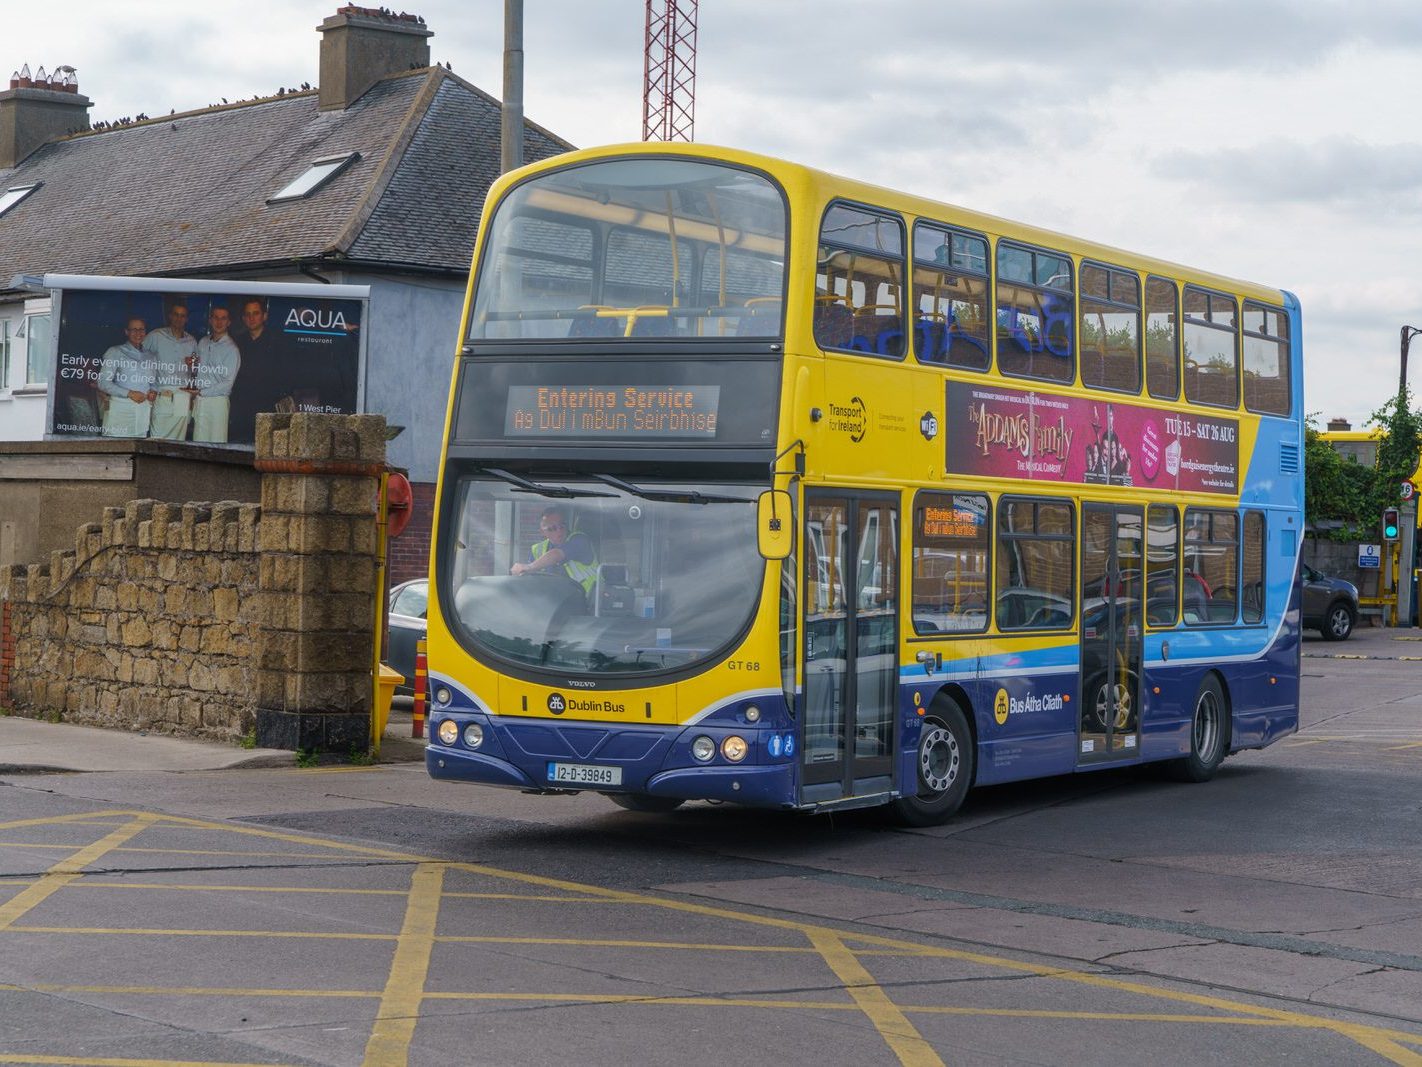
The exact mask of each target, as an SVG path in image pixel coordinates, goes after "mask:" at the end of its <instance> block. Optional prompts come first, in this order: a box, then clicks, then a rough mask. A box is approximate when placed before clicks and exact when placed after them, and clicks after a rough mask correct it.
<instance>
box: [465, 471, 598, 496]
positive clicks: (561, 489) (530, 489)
mask: <svg viewBox="0 0 1422 1067" xmlns="http://www.w3.org/2000/svg"><path fill="white" fill-rule="evenodd" d="M482 469H483V470H484V471H485V472H486V473H488V474H492V475H493V476H494V477H495V478H500V479H502V480H503V481H506V482H508V483H509V484H510V485H512V486H515V487H516V488H518V489H521V490H522V491H523V492H525V493H537V494H538V495H539V496H551V497H557V498H558V499H560V500H571V499H572V498H573V497H579V496H605V497H612V496H615V495H616V494H614V493H599V492H598V491H597V490H596V489H569V488H568V487H567V486H566V485H542V484H540V483H539V482H531V481H529V480H528V479H527V478H520V477H519V476H518V475H517V474H510V473H509V472H508V471H505V470H499V469H498V468H497V467H484V468H482Z"/></svg>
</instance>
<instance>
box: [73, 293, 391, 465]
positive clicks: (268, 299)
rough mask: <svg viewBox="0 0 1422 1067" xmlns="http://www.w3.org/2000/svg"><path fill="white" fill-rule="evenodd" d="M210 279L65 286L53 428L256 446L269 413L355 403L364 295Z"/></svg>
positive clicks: (339, 410) (339, 408)
mask: <svg viewBox="0 0 1422 1067" xmlns="http://www.w3.org/2000/svg"><path fill="white" fill-rule="evenodd" d="M194 288H195V289H196V288H198V287H194ZM201 288H202V289H203V291H200V292H198V291H192V292H184V291H183V289H182V285H181V283H180V282H179V283H175V284H174V286H173V288H172V289H171V290H165V291H155V290H153V289H151V288H145V289H143V290H134V291H125V290H123V289H117V288H108V289H94V290H88V289H66V290H64V292H63V294H62V299H61V303H60V319H59V330H58V337H57V339H56V348H57V356H56V366H55V373H54V377H53V379H52V381H53V383H54V387H53V388H54V405H53V408H52V421H51V425H50V432H51V433H52V434H54V435H56V436H61V437H95V436H103V437H130V438H131V437H149V438H154V439H161V440H168V441H192V442H194V443H198V444H213V445H226V444H233V445H251V444H252V443H253V442H254V440H255V438H256V418H257V414H258V413H259V412H263V411H276V412H298V411H310V412H321V413H325V414H353V413H355V411H356V410H357V404H358V402H359V394H358V386H359V380H360V355H361V336H360V330H361V317H362V312H363V303H362V302H361V301H360V300H349V299H322V298H319V297H309V296H302V295H295V296H285V295H272V294H271V293H270V292H269V291H263V292H260V293H258V292H251V293H244V292H243V291H242V290H241V289H240V288H238V287H237V285H236V284H235V283H234V286H233V290H232V292H230V293H226V292H222V293H217V292H211V291H208V290H210V289H211V286H204V287H201ZM252 288H254V289H255V288H257V287H252ZM262 288H263V289H264V290H270V289H272V288H273V286H270V285H268V286H264V287H262Z"/></svg>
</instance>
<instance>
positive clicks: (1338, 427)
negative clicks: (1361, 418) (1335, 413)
mask: <svg viewBox="0 0 1422 1067" xmlns="http://www.w3.org/2000/svg"><path fill="white" fill-rule="evenodd" d="M1352 428H1353V424H1352V423H1351V422H1349V421H1348V420H1347V419H1329V420H1328V432H1329V433H1340V432H1341V433H1346V432H1347V431H1349V430H1351V429H1352Z"/></svg>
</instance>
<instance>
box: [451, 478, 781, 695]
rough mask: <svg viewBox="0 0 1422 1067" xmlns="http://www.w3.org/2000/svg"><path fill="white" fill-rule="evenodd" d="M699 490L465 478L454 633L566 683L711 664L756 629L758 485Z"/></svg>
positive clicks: (454, 583)
mask: <svg viewBox="0 0 1422 1067" xmlns="http://www.w3.org/2000/svg"><path fill="white" fill-rule="evenodd" d="M511 481H512V482H518V481H522V480H521V479H512V478H511ZM614 481H616V480H614ZM700 489H701V492H698V491H697V488H696V487H692V486H686V485H667V484H665V483H657V484H655V485H648V484H638V485H632V484H630V483H628V482H622V481H618V482H617V484H616V485H607V484H602V483H598V482H587V481H568V480H561V481H557V482H550V481H546V480H543V481H539V482H537V483H533V482H526V481H524V482H522V485H518V484H510V482H505V481H497V480H493V479H486V478H466V479H465V480H463V481H462V483H461V484H460V486H459V489H458V494H459V495H458V498H457V499H458V501H459V504H458V510H457V512H456V529H457V541H456V548H455V552H454V555H453V559H452V564H453V565H452V567H451V568H450V571H449V576H450V581H451V588H450V589H449V590H448V594H449V595H448V596H447V597H446V598H445V602H446V603H448V604H452V605H453V608H454V614H455V615H457V617H458V621H459V626H458V627H457V629H462V630H463V631H464V632H465V633H466V634H467V635H468V636H469V637H471V638H472V639H473V641H474V642H475V643H476V644H477V645H478V646H479V648H480V649H481V650H483V651H485V652H489V653H493V654H494V655H496V656H499V657H502V658H504V659H506V660H511V661H513V662H514V663H517V664H520V665H524V666H527V667H533V668H544V669H548V670H556V671H558V672H559V673H561V674H563V675H568V674H575V675H576V674H585V675H603V674H612V675H618V674H645V673H651V672H658V671H664V670H674V669H678V668H682V667H686V666H688V665H690V664H693V663H697V662H701V661H704V660H707V659H710V658H711V657H713V656H714V655H715V654H716V653H717V652H719V651H721V650H723V649H724V648H725V647H726V646H727V645H728V644H729V643H730V642H731V641H733V640H734V639H735V638H736V637H737V636H738V635H739V634H740V633H741V632H742V630H743V629H744V628H745V627H746V626H747V625H748V623H749V620H750V617H751V613H752V611H753V610H754V609H755V606H756V602H757V599H758V597H759V594H760V587H761V578H762V575H763V572H764V571H763V568H764V561H763V560H762V559H761V558H760V555H759V553H758V552H757V550H756V537H755V525H754V523H755V506H754V502H755V498H756V495H757V493H758V491H759V490H758V488H756V487H752V486H727V485H718V486H716V487H715V488H714V492H713V491H712V490H708V489H707V488H706V487H704V486H703V487H700ZM633 490H636V491H635V492H633ZM550 492H551V493H564V492H566V493H568V495H567V496H566V497H564V496H550V495H544V493H550Z"/></svg>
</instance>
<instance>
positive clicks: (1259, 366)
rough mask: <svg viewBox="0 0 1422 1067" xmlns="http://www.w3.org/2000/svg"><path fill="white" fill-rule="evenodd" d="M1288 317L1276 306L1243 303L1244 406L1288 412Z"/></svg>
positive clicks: (1267, 412) (1258, 409) (1270, 412)
mask: <svg viewBox="0 0 1422 1067" xmlns="http://www.w3.org/2000/svg"><path fill="white" fill-rule="evenodd" d="M1289 400H1290V397H1289V320H1288V319H1287V318H1286V317H1285V315H1284V313H1283V312H1282V311H1280V310H1278V309H1277V308H1271V307H1266V306H1265V305H1263V304H1252V303H1250V302H1249V301H1245V303H1244V406H1245V407H1247V408H1248V409H1249V410H1250V411H1258V412H1262V413H1263V414H1265V415H1287V414H1288V413H1289V408H1290V403H1289Z"/></svg>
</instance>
